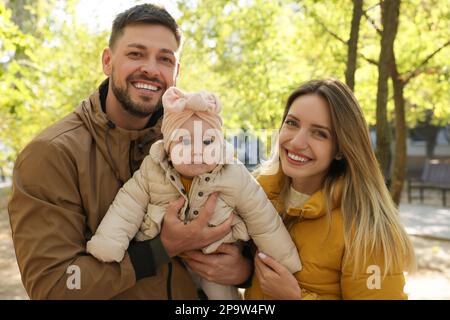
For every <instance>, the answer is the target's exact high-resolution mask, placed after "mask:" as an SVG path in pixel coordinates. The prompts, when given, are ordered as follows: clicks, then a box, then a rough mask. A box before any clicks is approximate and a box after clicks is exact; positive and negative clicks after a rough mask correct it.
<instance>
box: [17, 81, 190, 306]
mask: <svg viewBox="0 0 450 320" xmlns="http://www.w3.org/2000/svg"><path fill="white" fill-rule="evenodd" d="M103 85H105V84H103ZM160 120H161V119H160ZM160 120H159V121H158V122H157V124H156V125H154V126H153V127H151V128H147V129H144V130H141V131H127V130H123V129H121V128H117V127H116V128H109V127H108V119H107V118H106V114H105V113H104V112H102V110H101V106H100V99H99V92H98V91H96V92H95V93H93V94H92V95H91V96H90V97H89V98H88V99H86V100H84V101H83V102H82V103H81V105H80V106H79V107H78V108H77V109H76V111H75V112H74V113H72V114H70V115H68V116H67V117H65V118H64V119H62V120H61V121H59V122H57V123H56V124H54V125H52V126H51V127H49V128H48V129H46V130H45V131H44V132H42V133H41V134H40V135H39V136H38V137H36V138H35V139H34V140H33V141H32V142H31V143H30V144H29V145H28V146H27V147H26V148H25V149H24V150H23V151H22V152H21V154H20V155H19V157H18V159H17V161H16V163H15V168H14V176H13V191H12V196H11V199H10V202H9V207H8V210H9V215H10V222H11V228H12V236H13V241H14V247H15V251H16V256H17V262H18V265H19V268H20V272H21V275H22V282H23V284H24V286H25V289H26V291H27V293H28V295H29V296H30V297H31V298H32V299H111V298H116V299H167V297H168V292H167V288H168V287H169V288H171V294H172V297H173V298H174V299H195V298H197V293H196V289H195V286H194V284H193V282H192V280H191V277H190V275H189V274H188V272H187V270H185V268H184V267H182V266H181V265H180V264H179V263H178V262H177V261H175V260H172V261H171V263H169V264H168V265H165V266H163V267H161V268H160V269H159V270H157V275H155V276H153V277H148V278H144V279H141V280H139V281H138V282H136V276H135V272H134V269H133V266H132V264H131V261H130V258H129V256H128V254H126V255H125V258H124V259H123V261H122V262H121V263H101V262H99V261H98V260H97V259H95V258H94V257H92V256H91V255H88V254H87V253H86V242H87V241H88V240H89V239H90V238H91V236H92V234H94V232H95V230H96V229H97V227H98V225H99V224H100V221H101V220H102V218H103V216H104V214H105V213H106V211H107V210H108V207H109V205H110V204H111V203H112V201H113V200H114V197H115V196H116V193H117V192H118V191H119V189H120V187H121V183H120V181H119V180H121V181H127V180H128V179H129V178H131V175H132V173H133V172H134V171H135V170H137V169H138V168H139V166H140V164H141V162H142V160H143V159H144V157H145V156H146V155H147V154H148V151H149V148H150V144H151V143H152V142H154V141H156V140H158V139H160V138H161V133H160V126H161V123H160ZM106 136H107V137H106ZM106 140H107V142H106ZM108 149H109V151H108ZM70 266H77V267H79V270H80V275H81V279H80V280H81V289H79V290H78V289H69V288H68V286H67V282H68V280H69V282H70V281H71V278H69V277H70V276H72V275H74V273H71V272H72V271H71V270H73V269H72V268H69V267H70ZM69 287H70V286H69Z"/></svg>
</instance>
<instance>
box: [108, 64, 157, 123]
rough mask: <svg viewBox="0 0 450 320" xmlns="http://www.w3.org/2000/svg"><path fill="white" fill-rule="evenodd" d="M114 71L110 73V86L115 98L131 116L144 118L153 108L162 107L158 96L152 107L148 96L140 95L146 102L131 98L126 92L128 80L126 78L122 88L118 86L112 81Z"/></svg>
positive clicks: (128, 84)
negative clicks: (124, 85) (135, 100)
mask: <svg viewBox="0 0 450 320" xmlns="http://www.w3.org/2000/svg"><path fill="white" fill-rule="evenodd" d="M113 74H114V72H113V73H112V74H111V79H110V80H111V88H112V91H113V93H114V95H115V96H116V98H117V100H118V101H119V102H120V104H121V105H122V108H123V109H124V110H125V111H127V112H128V113H129V114H131V115H132V116H135V117H138V118H146V117H148V116H150V115H151V114H152V113H153V112H154V111H155V110H157V109H158V108H160V107H162V101H161V98H159V100H158V102H157V103H156V105H155V106H153V107H152V105H151V99H150V98H149V97H142V98H143V100H144V101H148V103H139V102H134V101H133V100H131V97H130V95H129V94H128V87H129V86H130V82H129V81H128V79H126V88H125V89H123V88H121V87H119V86H116V84H115V83H114V77H113Z"/></svg>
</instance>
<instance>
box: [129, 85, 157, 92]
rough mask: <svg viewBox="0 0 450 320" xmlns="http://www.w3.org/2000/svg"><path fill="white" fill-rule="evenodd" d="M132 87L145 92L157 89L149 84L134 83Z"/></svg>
mask: <svg viewBox="0 0 450 320" xmlns="http://www.w3.org/2000/svg"><path fill="white" fill-rule="evenodd" d="M134 86H135V87H136V88H138V89H146V90H152V91H157V90H158V88H157V87H155V86H152V85H151V84H146V83H136V84H135V85H134Z"/></svg>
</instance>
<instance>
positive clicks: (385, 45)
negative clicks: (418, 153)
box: [376, 0, 400, 179]
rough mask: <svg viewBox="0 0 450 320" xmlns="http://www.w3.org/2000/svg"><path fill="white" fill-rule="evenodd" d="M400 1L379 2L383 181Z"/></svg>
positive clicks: (388, 146)
mask: <svg viewBox="0 0 450 320" xmlns="http://www.w3.org/2000/svg"><path fill="white" fill-rule="evenodd" d="M399 11H400V0H384V1H382V2H381V21H382V25H383V31H382V33H381V43H380V57H379V59H378V89H377V125H376V133H377V149H376V151H377V157H378V161H379V162H380V166H381V170H382V172H383V174H384V177H385V179H389V177H390V174H389V171H390V163H391V157H392V156H391V135H390V132H391V129H390V125H389V121H388V117H387V102H388V79H389V76H390V66H391V64H392V51H393V47H394V40H395V36H396V35H397V29H398V17H399Z"/></svg>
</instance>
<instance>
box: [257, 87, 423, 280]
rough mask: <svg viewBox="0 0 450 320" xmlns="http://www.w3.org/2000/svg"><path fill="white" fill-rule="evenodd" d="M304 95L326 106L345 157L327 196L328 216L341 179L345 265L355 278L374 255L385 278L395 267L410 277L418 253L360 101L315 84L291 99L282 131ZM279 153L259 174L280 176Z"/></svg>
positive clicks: (333, 168)
mask: <svg viewBox="0 0 450 320" xmlns="http://www.w3.org/2000/svg"><path fill="white" fill-rule="evenodd" d="M306 94H316V95H318V96H320V97H322V98H323V99H324V100H325V101H327V102H328V105H329V107H330V114H331V122H332V127H333V135H334V137H333V141H335V143H336V144H337V148H336V150H337V152H338V153H340V154H341V155H342V159H341V160H333V162H332V163H331V165H330V168H329V170H328V172H327V174H326V176H325V178H324V182H323V190H324V194H325V195H326V199H325V201H326V207H327V208H328V216H330V214H331V212H330V207H331V206H330V204H331V203H332V195H333V192H334V190H333V187H334V186H335V185H336V182H337V180H338V179H339V180H342V182H343V185H342V199H341V211H342V215H343V222H344V241H345V247H346V250H347V255H346V256H347V258H348V259H347V260H346V261H345V262H344V263H346V262H348V260H350V259H351V260H352V261H353V263H354V269H353V270H354V275H355V274H356V272H357V271H361V270H363V268H365V267H366V264H367V261H368V258H369V257H371V256H372V255H373V254H375V255H377V256H380V255H381V256H382V257H383V258H384V274H387V273H388V272H389V271H390V270H392V268H394V267H396V268H399V267H400V268H403V269H404V270H409V271H412V270H413V269H414V267H415V255H414V249H413V246H412V244H411V241H410V240H409V237H408V235H407V234H406V232H405V230H404V228H403V226H402V224H401V222H400V220H399V216H398V211H397V208H396V207H395V205H394V202H393V201H392V198H391V196H390V194H389V191H388V189H387V187H386V185H385V182H384V179H383V176H382V174H381V170H380V168H379V165H378V162H377V159H376V157H375V154H374V152H373V150H372V146H371V143H370V138H369V131H368V127H367V124H366V121H365V119H364V115H363V112H362V110H361V107H360V106H359V104H358V101H357V100H356V98H355V96H354V95H353V93H352V91H351V90H350V89H349V88H348V87H347V85H345V84H344V83H342V82H340V81H339V80H336V79H327V80H312V81H309V82H307V83H305V84H304V85H302V86H301V87H299V88H298V89H296V90H295V91H294V92H293V93H292V94H291V95H290V96H289V98H288V101H287V104H286V108H285V111H284V115H283V121H282V122H281V123H282V125H283V123H284V121H285V119H286V116H287V114H288V112H289V109H290V107H291V105H292V103H293V102H294V101H295V100H296V99H297V98H298V97H300V96H302V95H306ZM278 149H279V146H276V147H275V148H274V152H273V157H272V158H271V159H270V160H269V161H268V162H266V163H265V164H264V165H263V167H262V168H261V169H260V173H261V174H266V173H269V172H272V174H273V173H274V172H276V171H277V169H278V166H279V156H278V154H279V150H278ZM286 181H288V180H287V179H286ZM284 189H286V188H285V187H284ZM380 267H382V266H380Z"/></svg>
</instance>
